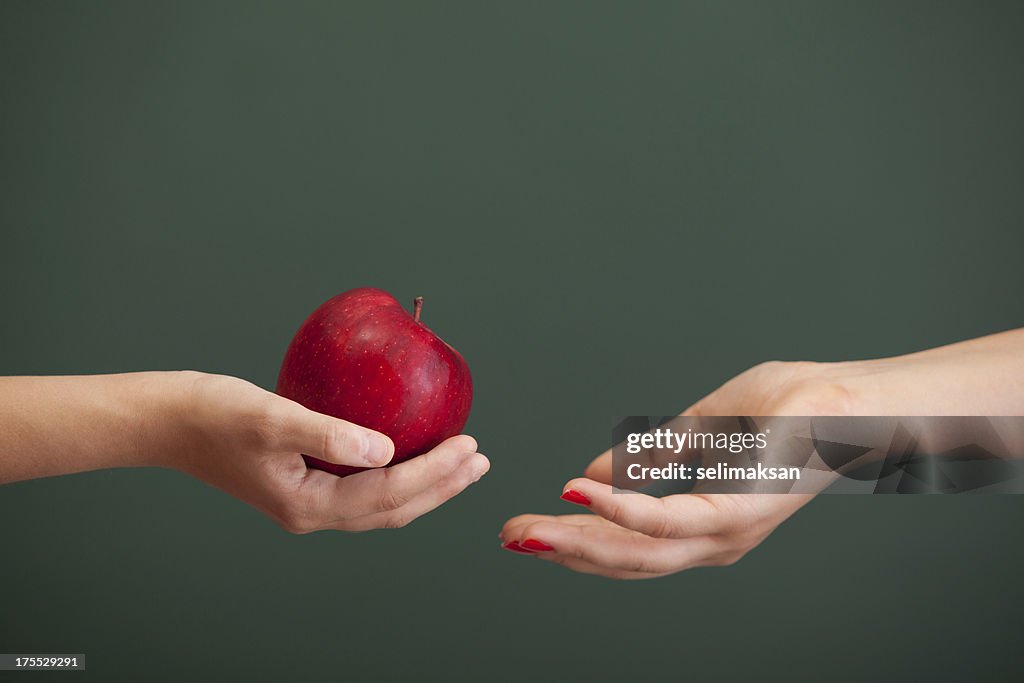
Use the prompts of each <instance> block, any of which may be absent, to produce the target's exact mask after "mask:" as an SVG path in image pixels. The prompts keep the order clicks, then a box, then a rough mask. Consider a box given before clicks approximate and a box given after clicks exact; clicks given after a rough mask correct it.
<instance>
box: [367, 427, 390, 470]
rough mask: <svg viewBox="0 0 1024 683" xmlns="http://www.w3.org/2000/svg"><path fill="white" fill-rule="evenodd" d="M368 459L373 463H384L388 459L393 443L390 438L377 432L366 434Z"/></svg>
mask: <svg viewBox="0 0 1024 683" xmlns="http://www.w3.org/2000/svg"><path fill="white" fill-rule="evenodd" d="M366 442H367V443H366V461H367V462H368V463H370V464H373V465H383V464H384V463H386V462H387V461H388V452H389V451H390V450H391V445H390V444H389V443H388V438H387V437H386V436H384V435H382V434H378V433H376V432H367V434H366Z"/></svg>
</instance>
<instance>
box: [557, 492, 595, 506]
mask: <svg viewBox="0 0 1024 683" xmlns="http://www.w3.org/2000/svg"><path fill="white" fill-rule="evenodd" d="M562 500H567V501H569V502H570V503H576V504H577V505H590V499H589V498H587V497H586V496H584V495H583V494H582V493H580V492H579V491H573V490H572V489H567V490H566V491H565V492H564V493H563V494H562Z"/></svg>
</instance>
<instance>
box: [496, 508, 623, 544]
mask: <svg viewBox="0 0 1024 683" xmlns="http://www.w3.org/2000/svg"><path fill="white" fill-rule="evenodd" d="M536 522H561V523H563V524H575V525H580V524H608V525H611V522H609V521H608V520H607V519H605V518H604V517H598V516H597V515H529V514H527V515H519V516H517V517H513V518H512V519H510V520H508V521H507V522H505V525H504V526H503V527H502V528H501V532H500V533H499V534H498V538H500V539H501V540H503V541H515V540H521V539H523V538H525V536H523V534H522V531H523V529H525V528H526V527H527V526H529V525H530V524H534V523H536Z"/></svg>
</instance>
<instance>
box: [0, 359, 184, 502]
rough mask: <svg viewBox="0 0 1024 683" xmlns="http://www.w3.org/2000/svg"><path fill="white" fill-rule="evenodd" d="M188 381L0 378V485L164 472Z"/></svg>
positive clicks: (149, 375) (152, 376)
mask: <svg viewBox="0 0 1024 683" xmlns="http://www.w3.org/2000/svg"><path fill="white" fill-rule="evenodd" d="M187 393H188V375H187V373H177V372H140V373H129V374H122V375H94V376H73V377H2V378H0V483H6V482H12V481H19V480H23V479H34V478H37V477H47V476H54V475H58V474H68V473H72V472H85V471H89V470H96V469H104V468H110V467H134V466H145V465H163V464H167V459H168V458H169V457H170V456H171V454H172V453H173V443H174V435H175V432H176V431H177V430H179V429H180V427H181V424H182V420H181V418H182V417H183V416H184V412H185V411H184V408H183V406H184V405H185V401H184V399H185V397H186V396H187Z"/></svg>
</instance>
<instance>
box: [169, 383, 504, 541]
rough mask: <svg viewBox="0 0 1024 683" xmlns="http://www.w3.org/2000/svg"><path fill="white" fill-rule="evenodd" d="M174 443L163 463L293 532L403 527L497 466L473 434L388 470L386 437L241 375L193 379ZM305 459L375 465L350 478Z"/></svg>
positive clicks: (389, 446)
mask: <svg viewBox="0 0 1024 683" xmlns="http://www.w3.org/2000/svg"><path fill="white" fill-rule="evenodd" d="M187 394H188V398H187V399H186V401H185V409H184V410H183V411H182V415H181V420H180V422H179V423H180V424H183V425H184V427H183V429H182V430H181V432H180V433H178V434H176V435H175V437H176V438H175V439H174V440H173V441H174V443H175V447H174V449H173V452H171V453H169V454H168V456H167V457H166V458H165V459H164V461H163V463H162V464H165V465H168V466H170V467H173V468H176V469H180V470H182V471H184V472H186V473H188V474H190V475H192V476H194V477H196V478H198V479H201V480H203V481H205V482H207V483H209V484H212V485H213V486H216V487H218V488H220V489H222V490H224V491H225V492H227V493H229V494H231V495H232V496H234V497H236V498H239V499H241V500H243V501H245V502H246V503H248V504H250V505H252V506H253V507H255V508H257V509H259V510H261V511H262V512H264V513H266V514H267V515H268V516H269V517H271V518H272V519H273V520H274V521H275V522H277V523H278V524H279V525H281V526H282V527H283V528H284V529H286V530H287V531H290V532H293V533H300V534H301V533H308V532H311V531H318V530H323V529H337V530H342V531H367V530H370V529H379V528H397V527H402V526H405V525H406V524H408V523H409V522H411V521H413V520H414V519H416V518H417V517H419V516H421V515H423V514H425V513H427V512H430V511H431V510H433V509H435V508H437V507H438V506H440V505H441V504H443V503H444V502H446V501H447V500H449V499H451V498H452V497H454V496H456V495H458V494H459V493H460V492H462V491H463V490H464V489H465V488H466V487H468V486H469V485H470V484H472V483H474V482H475V481H477V480H478V479H480V477H482V476H483V475H484V474H485V473H486V472H487V470H488V469H489V467H490V463H489V461H488V460H487V458H486V457H484V456H483V455H482V454H481V453H478V452H477V443H476V441H475V440H474V439H473V438H472V437H471V436H467V435H464V434H462V435H458V436H453V437H451V438H450V439H447V440H446V441H444V442H443V443H441V444H440V445H438V446H437V447H436V448H434V449H433V450H432V451H430V452H429V453H426V454H424V455H421V456H418V457H416V458H412V459H411V460H408V461H406V462H403V463H401V464H399V465H396V466H394V467H388V468H384V467H382V466H383V465H386V464H387V463H388V462H389V461H390V460H391V458H392V456H393V455H394V444H392V442H391V440H390V439H388V437H386V436H384V435H383V434H380V433H378V432H374V431H372V430H369V429H365V428H363V427H360V426H358V425H355V424H352V423H350V422H346V421H344V420H339V419H336V418H333V417H329V416H327V415H323V414H320V413H316V412H313V411H310V410H307V409H306V408H304V407H302V406H301V405H299V404H298V403H295V402H294V401H290V400H288V399H286V398H282V397H280V396H278V395H277V394H273V393H271V392H268V391H265V390H263V389H260V388H259V387H257V386H255V385H253V384H250V383H249V382H246V381H244V380H241V379H237V378H235V377H227V376H221V375H207V374H201V373H196V374H195V375H194V376H193V378H192V382H191V386H190V388H189V390H188V392H187ZM301 454H306V455H311V456H314V457H317V458H320V459H321V460H325V461H327V462H331V463H337V464H339V465H352V466H357V467H371V468H376V469H370V470H367V471H364V472H360V473H358V474H353V475H350V476H348V477H344V478H341V477H337V476H335V475H333V474H329V473H327V472H322V471H319V470H312V469H308V468H307V467H306V464H305V462H304V461H303V459H302V455H301Z"/></svg>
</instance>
